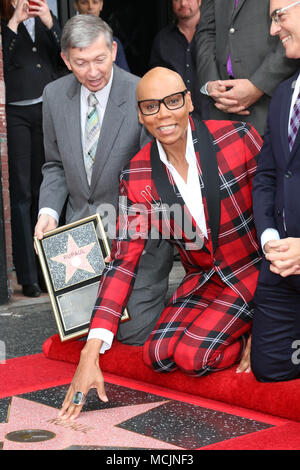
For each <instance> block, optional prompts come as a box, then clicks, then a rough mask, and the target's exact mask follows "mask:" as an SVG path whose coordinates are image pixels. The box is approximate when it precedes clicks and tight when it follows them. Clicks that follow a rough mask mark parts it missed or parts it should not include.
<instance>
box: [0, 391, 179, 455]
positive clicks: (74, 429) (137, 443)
mask: <svg viewBox="0 0 300 470" xmlns="http://www.w3.org/2000/svg"><path fill="white" fill-rule="evenodd" d="M162 403H166V401H163V402H156V403H147V404H142V405H131V406H120V407H116V408H108V409H103V410H97V411H88V412H82V413H81V415H80V417H79V418H78V419H77V420H75V421H70V420H69V421H65V420H61V419H59V418H58V417H57V414H58V410H57V409H55V408H52V407H50V406H46V405H42V404H40V403H36V402H33V401H30V400H26V399H24V398H19V397H12V401H11V406H10V409H9V413H8V418H7V423H2V424H0V442H3V450H62V449H66V448H68V447H70V446H72V445H77V446H78V445H80V446H101V447H112V448H113V447H116V448H120V447H126V448H144V449H145V448H146V449H177V450H178V449H181V450H182V448H180V447H176V446H173V445H171V444H168V443H166V442H163V441H159V440H157V439H154V438H151V437H147V436H143V435H142V434H138V433H136V432H132V431H127V430H125V429H122V428H119V427H117V425H118V424H120V423H123V422H124V421H127V420H128V419H130V418H133V417H134V416H137V415H140V414H141V413H145V412H147V411H148V410H151V409H153V408H156V407H158V406H160V405H161V404H162ZM32 429H34V430H44V431H50V432H52V433H54V434H55V437H54V438H53V439H51V440H48V441H44V442H34V443H23V442H13V441H9V440H8V439H7V438H6V435H7V434H8V433H11V432H14V431H20V430H32Z"/></svg>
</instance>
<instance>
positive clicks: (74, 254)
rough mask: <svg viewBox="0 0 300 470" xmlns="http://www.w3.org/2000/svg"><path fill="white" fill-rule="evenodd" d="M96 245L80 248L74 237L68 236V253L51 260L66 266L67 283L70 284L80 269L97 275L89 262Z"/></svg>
mask: <svg viewBox="0 0 300 470" xmlns="http://www.w3.org/2000/svg"><path fill="white" fill-rule="evenodd" d="M94 245H95V242H93V243H90V244H89V245H85V246H78V245H77V243H76V242H75V241H74V239H73V238H72V236H71V235H68V249H67V252H66V253H62V254H61V255H58V256H54V257H53V258H51V260H52V261H57V262H58V263H62V264H64V265H65V266H66V279H65V282H66V283H67V282H69V280H70V279H71V277H72V276H73V274H75V273H76V271H77V270H78V269H83V270H84V271H87V272H89V273H95V271H94V269H93V268H92V266H91V265H90V263H89V262H88V260H87V255H88V254H89V252H90V251H91V249H92V248H93V246H94Z"/></svg>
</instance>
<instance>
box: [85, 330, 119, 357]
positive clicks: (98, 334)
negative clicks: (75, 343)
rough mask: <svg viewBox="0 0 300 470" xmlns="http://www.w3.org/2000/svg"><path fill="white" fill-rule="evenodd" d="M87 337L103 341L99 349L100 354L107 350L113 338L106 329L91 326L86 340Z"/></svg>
mask: <svg viewBox="0 0 300 470" xmlns="http://www.w3.org/2000/svg"><path fill="white" fill-rule="evenodd" d="M89 339H101V340H102V341H103V344H102V346H101V349H100V354H104V353H105V351H108V350H109V349H110V348H111V345H112V342H113V339H114V334H113V333H112V332H111V331H109V330H106V329H105V328H92V329H91V330H90V331H89V334H88V337H87V341H88V340H89Z"/></svg>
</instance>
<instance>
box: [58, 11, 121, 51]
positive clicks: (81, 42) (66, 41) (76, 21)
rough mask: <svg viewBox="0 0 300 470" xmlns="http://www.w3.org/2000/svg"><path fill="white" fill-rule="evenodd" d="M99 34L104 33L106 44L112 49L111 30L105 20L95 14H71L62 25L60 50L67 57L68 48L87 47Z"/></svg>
mask: <svg viewBox="0 0 300 470" xmlns="http://www.w3.org/2000/svg"><path fill="white" fill-rule="evenodd" d="M100 35H104V37H105V41H106V44H107V46H108V47H109V49H110V50H112V43H113V32H112V29H111V27H110V26H109V25H108V24H107V23H105V21H103V20H102V19H101V18H99V17H98V16H95V15H76V16H73V17H72V18H70V19H69V20H68V21H67V22H66V24H65V26H64V29H63V32H62V37H61V50H62V52H63V53H64V54H65V55H66V56H67V57H68V50H69V49H74V48H75V47H78V48H85V47H89V46H90V45H91V44H92V43H93V42H94V41H95V40H96V39H97V38H98V37H99V36H100Z"/></svg>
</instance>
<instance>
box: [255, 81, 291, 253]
mask: <svg viewBox="0 0 300 470" xmlns="http://www.w3.org/2000/svg"><path fill="white" fill-rule="evenodd" d="M299 91H300V74H299V75H298V78H297V80H296V83H295V88H294V92H293V95H292V101H291V107H290V114H289V120H288V123H287V126H289V125H290V120H291V116H292V112H293V108H294V104H295V101H296V99H297V96H298V94H299ZM283 216H284V214H283ZM279 239H280V236H279V232H278V230H276V229H274V228H267V229H266V230H265V231H264V232H263V233H262V235H261V239H260V242H261V247H262V249H263V252H264V253H265V250H264V246H265V244H266V243H267V242H269V241H271V240H279Z"/></svg>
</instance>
